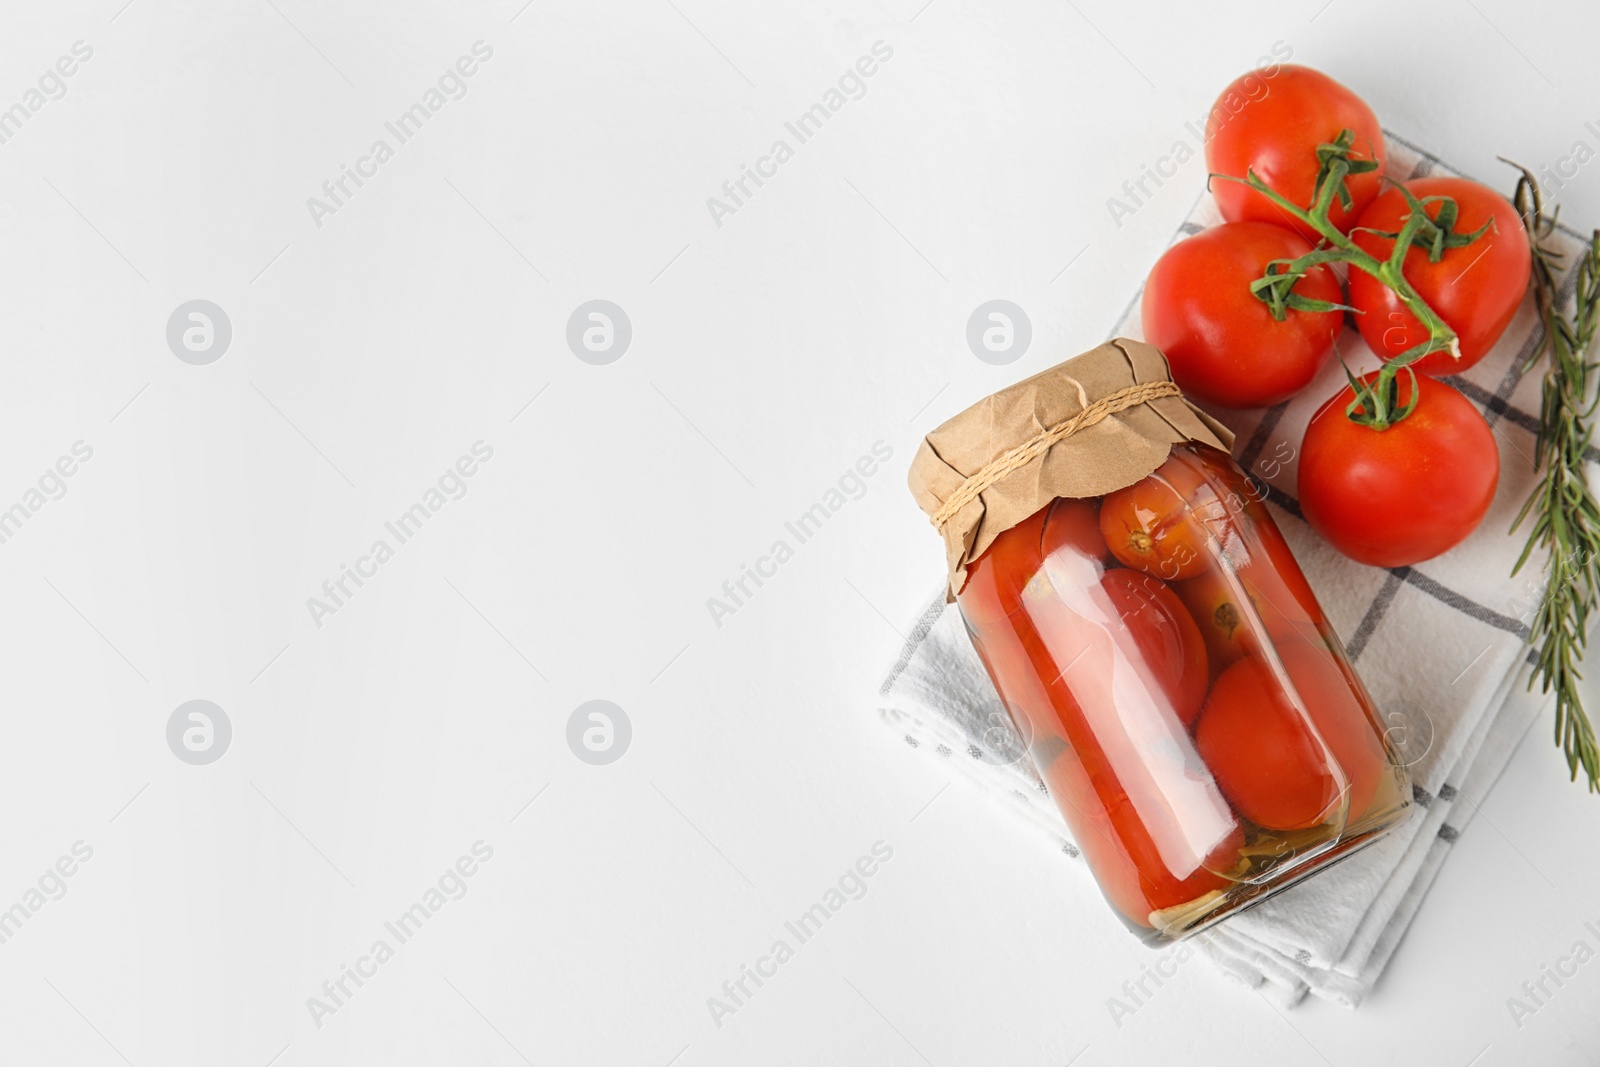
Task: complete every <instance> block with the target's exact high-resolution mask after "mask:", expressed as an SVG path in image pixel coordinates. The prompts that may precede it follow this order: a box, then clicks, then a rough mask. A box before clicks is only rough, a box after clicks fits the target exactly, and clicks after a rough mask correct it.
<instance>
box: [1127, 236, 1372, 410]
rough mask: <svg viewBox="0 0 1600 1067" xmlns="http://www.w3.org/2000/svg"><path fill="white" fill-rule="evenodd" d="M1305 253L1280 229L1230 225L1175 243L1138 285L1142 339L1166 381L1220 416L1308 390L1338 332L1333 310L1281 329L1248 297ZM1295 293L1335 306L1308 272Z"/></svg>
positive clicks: (1315, 272) (1332, 293)
mask: <svg viewBox="0 0 1600 1067" xmlns="http://www.w3.org/2000/svg"><path fill="white" fill-rule="evenodd" d="M1310 251H1311V245H1310V244H1308V243H1306V241H1305V240H1304V239H1303V238H1301V237H1298V236H1297V235H1295V234H1294V233H1291V232H1290V231H1289V230H1286V229H1284V228H1283V227H1281V226H1271V225H1268V224H1267V223H1263V222H1231V223H1225V224H1223V225H1221V226H1213V227H1212V228H1211V229H1209V230H1204V231H1202V232H1200V233H1197V234H1195V235H1194V236H1193V237H1190V238H1187V239H1186V240H1183V241H1180V242H1178V243H1177V244H1175V245H1173V246H1172V247H1171V248H1169V249H1167V251H1166V252H1165V253H1164V254H1163V255H1162V256H1161V258H1160V259H1158V260H1156V265H1155V267H1154V268H1153V269H1152V270H1151V271H1150V277H1149V279H1148V280H1146V282H1145V287H1144V297H1143V306H1142V311H1141V317H1142V319H1143V321H1144V337H1145V340H1146V341H1149V342H1150V343H1151V344H1153V345H1155V346H1156V347H1157V348H1159V349H1161V351H1162V352H1163V353H1165V354H1166V357H1167V362H1168V363H1169V364H1171V366H1172V380H1173V381H1175V382H1177V383H1178V384H1179V385H1180V386H1182V387H1183V391H1184V392H1186V393H1188V394H1189V395H1190V396H1193V397H1197V398H1199V399H1201V400H1205V401H1209V402H1210V403H1213V404H1220V405H1222V406H1223V407H1231V408H1256V407H1268V406H1270V405H1272V404H1276V403H1278V402H1279V401H1281V400H1287V399H1288V398H1289V397H1291V396H1293V395H1294V394H1296V393H1298V392H1299V391H1300V390H1302V389H1304V388H1305V387H1306V386H1307V385H1310V384H1311V381H1312V379H1313V378H1315V377H1316V376H1317V372H1318V371H1319V370H1321V369H1322V365H1323V363H1325V362H1327V358H1328V354H1329V353H1330V352H1332V351H1333V341H1334V338H1336V337H1337V336H1338V335H1339V330H1340V329H1341V328H1342V327H1343V325H1344V313H1343V312H1341V311H1298V310H1295V309H1292V308H1291V309H1290V310H1289V311H1288V312H1287V313H1286V315H1285V318H1284V320H1283V321H1282V322H1278V321H1277V320H1275V319H1274V318H1273V317H1272V311H1271V310H1270V309H1269V308H1268V307H1267V305H1266V304H1264V303H1263V302H1262V301H1260V300H1258V299H1257V298H1256V297H1255V295H1254V294H1252V293H1251V292H1250V283H1251V282H1253V281H1255V280H1256V279H1257V278H1259V277H1261V275H1262V274H1263V273H1264V272H1265V270H1266V267H1267V264H1268V263H1270V262H1272V261H1273V260H1275V259H1294V258H1296V257H1298V256H1303V255H1305V254H1306V253H1307V252H1310ZM1294 291H1295V292H1296V293H1298V294H1299V295H1300V296H1303V297H1307V298H1309V299H1312V300H1325V301H1328V302H1330V303H1340V302H1342V301H1343V299H1344V297H1343V295H1342V294H1341V292H1340V290H1339V279H1338V278H1337V277H1335V276H1334V274H1333V272H1332V271H1331V270H1329V269H1328V268H1327V267H1325V266H1319V267H1313V268H1312V269H1311V270H1310V271H1309V272H1307V274H1306V275H1305V277H1303V278H1301V279H1300V280H1299V281H1298V282H1296V283H1295V287H1294Z"/></svg>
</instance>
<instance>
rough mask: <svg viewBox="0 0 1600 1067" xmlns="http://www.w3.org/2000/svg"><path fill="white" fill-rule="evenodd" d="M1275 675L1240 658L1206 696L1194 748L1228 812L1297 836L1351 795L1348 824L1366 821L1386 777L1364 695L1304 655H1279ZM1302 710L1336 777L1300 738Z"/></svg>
mask: <svg viewBox="0 0 1600 1067" xmlns="http://www.w3.org/2000/svg"><path fill="white" fill-rule="evenodd" d="M1279 656H1280V658H1281V661H1282V664H1283V668H1284V674H1283V675H1280V674H1279V673H1278V671H1277V670H1276V668H1275V667H1273V666H1271V665H1270V662H1269V660H1268V659H1267V658H1263V657H1258V656H1247V657H1245V658H1244V659H1241V660H1240V661H1239V662H1238V663H1235V664H1234V665H1233V666H1232V667H1229V668H1228V669H1227V670H1226V671H1224V672H1223V674H1222V676H1221V677H1220V678H1218V679H1217V682H1216V684H1215V685H1214V686H1212V687H1211V695H1210V697H1209V698H1207V700H1206V706H1205V710H1204V711H1203V712H1202V713H1201V715H1200V724H1199V726H1198V727H1196V729H1195V744H1196V746H1197V747H1198V748H1199V750H1200V755H1201V756H1202V757H1203V758H1204V759H1205V761H1206V766H1208V767H1210V768H1211V773H1212V775H1213V776H1214V777H1215V778H1216V781H1217V787H1218V788H1220V789H1221V790H1222V794H1223V796H1225V797H1227V798H1228V801H1229V802H1230V803H1231V804H1232V805H1233V806H1234V809H1235V810H1236V811H1238V812H1239V814H1241V815H1243V816H1244V817H1245V818H1247V819H1249V820H1250V821H1251V822H1254V823H1255V824H1256V825H1258V826H1263V827H1266V828H1267V829H1269V830H1304V829H1306V828H1308V827H1312V826H1316V825H1318V824H1319V823H1322V822H1324V821H1326V820H1327V819H1328V818H1330V817H1331V816H1332V815H1333V814H1334V807H1335V805H1336V804H1337V803H1338V802H1339V799H1340V793H1341V790H1342V789H1343V787H1344V785H1345V784H1346V783H1347V784H1348V786H1349V789H1350V808H1349V820H1350V821H1351V822H1354V821H1356V819H1357V818H1359V816H1360V815H1361V814H1362V813H1363V812H1365V811H1366V809H1367V806H1368V804H1370V803H1371V801H1372V797H1373V794H1374V793H1375V792H1376V791H1377V788H1378V785H1379V783H1380V782H1381V781H1382V778H1383V774H1384V771H1385V761H1384V753H1383V745H1382V742H1381V741H1380V740H1379V735H1378V733H1377V731H1376V729H1375V728H1374V726H1373V724H1372V720H1371V718H1370V717H1369V716H1368V712H1367V706H1366V699H1365V694H1362V693H1358V692H1357V691H1356V690H1354V689H1352V687H1351V685H1350V683H1349V681H1348V680H1347V679H1346V678H1345V675H1344V672H1343V671H1341V670H1340V669H1339V665H1338V663H1337V662H1335V660H1334V659H1333V657H1332V655H1331V654H1330V653H1329V652H1328V651H1327V650H1326V649H1323V648H1317V647H1315V646H1312V645H1303V644H1297V645H1288V646H1284V647H1282V648H1280V649H1279ZM1301 708H1303V709H1304V711H1305V714H1306V715H1307V716H1309V718H1310V721H1311V724H1312V725H1313V726H1314V727H1315V729H1316V733H1317V734H1320V735H1321V737H1322V740H1323V741H1324V742H1326V744H1327V748H1328V752H1331V753H1332V756H1333V760H1334V762H1335V763H1336V764H1337V768H1335V767H1334V766H1332V765H1330V763H1329V761H1328V759H1327V754H1326V753H1325V752H1324V751H1323V749H1322V746H1321V745H1319V744H1318V743H1317V741H1316V737H1315V736H1314V735H1313V734H1312V732H1311V731H1310V730H1308V729H1307V728H1306V725H1305V720H1304V719H1302V718H1301V715H1300V710H1299V709H1301Z"/></svg>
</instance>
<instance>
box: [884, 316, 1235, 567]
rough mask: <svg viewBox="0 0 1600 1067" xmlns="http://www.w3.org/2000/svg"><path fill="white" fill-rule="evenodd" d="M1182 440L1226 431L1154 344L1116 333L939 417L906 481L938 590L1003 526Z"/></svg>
mask: <svg viewBox="0 0 1600 1067" xmlns="http://www.w3.org/2000/svg"><path fill="white" fill-rule="evenodd" d="M1182 441H1199V442H1202V443H1203V444H1208V445H1213V446H1215V447H1217V448H1220V449H1222V450H1223V451H1227V450H1229V449H1230V448H1231V447H1232V446H1233V433H1232V431H1230V430H1229V429H1228V428H1227V427H1226V426H1223V425H1222V424H1221V423H1220V422H1218V421H1217V420H1216V419H1214V418H1212V417H1211V416H1210V415H1207V414H1206V413H1205V412H1203V411H1201V410H1200V409H1199V408H1197V407H1195V406H1194V405H1193V404H1191V403H1189V401H1187V400H1186V399H1184V396H1183V393H1182V391H1181V390H1180V389H1179V388H1178V386H1177V385H1176V384H1174V383H1173V381H1172V374H1171V372H1170V371H1169V369H1168V367H1167V359H1166V357H1165V356H1163V355H1162V354H1161V352H1160V351H1159V350H1158V349H1156V348H1154V347H1153V346H1151V345H1147V344H1145V343H1144V342H1142V341H1131V340H1128V339H1127V338H1120V337H1119V338H1117V339H1116V340H1113V341H1107V342H1106V343H1105V344H1103V345H1101V346H1100V347H1098V348H1094V349H1090V350H1089V351H1088V352H1085V353H1083V354H1082V355H1080V356H1074V357H1073V358H1072V359H1069V360H1067V361H1066V362H1065V363H1061V364H1058V365H1056V366H1054V367H1051V368H1050V369H1049V370H1047V371H1043V372H1041V373H1039V374H1035V375H1034V376H1033V377H1031V378H1027V379H1024V380H1023V381H1020V382H1018V383H1017V384H1015V385H1012V386H1008V387H1007V388H1005V389H1002V390H1000V391H999V392H998V393H995V394H994V395H993V396H990V397H986V398H985V399H983V400H980V401H979V402H978V403H976V404H974V405H972V406H971V407H970V408H968V409H967V410H965V411H963V412H961V413H960V414H959V415H956V416H955V417H954V418H951V419H948V420H946V421H945V422H944V423H943V424H942V425H940V426H939V428H938V429H936V430H934V431H933V432H932V433H930V434H928V436H927V437H925V438H924V439H923V441H922V445H921V447H919V448H918V449H917V454H916V457H915V458H914V459H913V460H912V461H911V473H910V477H909V482H910V485H911V493H912V495H913V496H914V497H916V499H917V504H918V505H919V506H920V507H921V508H922V510H923V511H925V512H927V513H928V515H929V517H930V518H931V519H932V520H933V524H934V526H935V527H936V528H937V529H938V530H939V532H940V533H942V534H943V535H944V544H945V557H946V561H947V563H948V565H949V571H950V576H949V578H950V580H949V594H948V595H949V596H950V597H951V598H954V596H955V595H956V594H957V593H959V592H960V591H961V587H962V585H964V584H965V583H966V578H967V565H968V564H969V563H971V562H972V561H973V560H975V559H977V558H978V557H979V556H981V555H983V553H984V552H986V551H987V550H988V548H989V546H990V545H992V544H994V542H995V539H996V538H997V537H999V536H1000V535H1001V534H1002V533H1004V532H1005V531H1006V530H1009V529H1011V527H1013V526H1015V525H1017V524H1018V523H1020V522H1022V521H1023V520H1024V519H1026V518H1027V517H1028V516H1030V515H1032V514H1033V513H1034V512H1036V511H1038V510H1039V509H1040V508H1042V507H1044V506H1045V505H1046V504H1048V503H1050V502H1051V501H1052V500H1054V499H1056V498H1057V497H1063V496H1065V497H1095V496H1103V495H1105V494H1106V493H1110V492H1112V491H1114V490H1117V489H1121V488H1123V487H1124V486H1129V485H1132V484H1133V483H1134V482H1137V481H1139V480H1140V479H1141V478H1143V477H1145V476H1146V475H1148V474H1149V473H1150V472H1151V471H1153V470H1155V469H1156V468H1157V467H1159V466H1161V464H1162V463H1163V462H1164V461H1165V460H1166V458H1167V455H1168V454H1169V453H1170V452H1171V451H1172V446H1173V445H1175V444H1177V443H1179V442H1182Z"/></svg>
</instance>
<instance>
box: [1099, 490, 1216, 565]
mask: <svg viewBox="0 0 1600 1067" xmlns="http://www.w3.org/2000/svg"><path fill="white" fill-rule="evenodd" d="M1165 469H1166V468H1165V467H1163V468H1162V470H1165ZM1100 533H1101V534H1102V535H1104V537H1105V540H1106V544H1107V545H1108V546H1109V547H1110V548H1111V554H1112V555H1113V556H1115V557H1117V559H1119V560H1120V561H1122V562H1123V563H1125V564H1127V565H1128V566H1130V567H1134V568H1136V569H1138V570H1142V571H1144V572H1146V573H1147V574H1153V575H1155V576H1156V577H1158V578H1165V579H1168V580H1177V579H1179V578H1192V577H1194V576H1195V575H1196V574H1199V573H1200V572H1201V571H1203V570H1205V569H1206V568H1207V567H1209V566H1211V550H1210V548H1209V546H1208V545H1207V543H1206V542H1207V534H1206V528H1205V526H1204V525H1203V524H1201V522H1200V520H1199V519H1197V518H1196V517H1195V516H1194V515H1193V514H1192V513H1191V512H1190V510H1189V504H1188V501H1186V500H1185V499H1184V497H1183V495H1182V493H1181V492H1180V490H1179V489H1178V488H1176V487H1174V486H1173V485H1172V484H1171V483H1169V482H1168V481H1167V480H1166V479H1165V478H1163V477H1162V471H1161V470H1158V471H1156V473H1154V474H1152V475H1150V476H1149V477H1147V478H1144V479H1143V480H1141V481H1137V482H1134V483H1133V484H1132V485H1130V486H1128V487H1127V488H1125V489H1118V490H1117V491H1116V492H1114V493H1111V494H1109V495H1108V496H1107V497H1106V498H1105V499H1104V500H1102V501H1101V502H1100Z"/></svg>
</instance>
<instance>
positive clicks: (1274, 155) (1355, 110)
mask: <svg viewBox="0 0 1600 1067" xmlns="http://www.w3.org/2000/svg"><path fill="white" fill-rule="evenodd" d="M1344 130H1353V131H1354V132H1355V143H1354V144H1353V145H1352V146H1351V156H1352V157H1353V158H1358V159H1368V160H1376V161H1377V162H1378V169H1377V170H1375V171H1369V172H1367V173H1365V174H1355V175H1351V176H1350V177H1348V178H1346V179H1345V187H1346V188H1347V189H1349V190H1350V199H1351V206H1350V209H1349V210H1348V211H1346V210H1345V209H1344V208H1343V207H1342V206H1341V205H1340V203H1339V200H1338V198H1337V197H1336V198H1335V199H1334V201H1333V207H1332V210H1331V211H1329V213H1328V219H1329V221H1330V222H1332V223H1333V224H1334V225H1335V226H1337V227H1338V228H1339V230H1340V232H1345V231H1347V230H1349V228H1350V226H1351V225H1352V224H1353V223H1354V222H1355V220H1356V218H1357V217H1358V216H1360V214H1361V212H1362V211H1363V210H1365V209H1366V206H1367V205H1368V204H1370V203H1371V202H1372V201H1373V199H1374V198H1375V197H1376V196H1377V195H1378V189H1379V186H1380V185H1381V184H1382V182H1383V171H1384V167H1383V164H1384V149H1383V128H1382V127H1381V126H1379V125H1378V116H1376V115H1374V114H1373V113H1372V109H1371V108H1370V107H1368V106H1367V105H1366V103H1365V102H1364V101H1363V100H1362V99H1361V98H1360V97H1359V96H1357V95H1356V94H1355V93H1352V92H1351V91H1350V90H1349V89H1346V88H1345V87H1344V86H1343V85H1340V84H1339V83H1338V82H1336V81H1334V80H1333V79H1332V78H1330V77H1328V76H1327V75H1326V74H1323V73H1321V72H1320V71H1315V70H1312V69H1311V68H1310V67H1300V66H1295V65H1293V64H1288V65H1285V66H1283V67H1281V68H1279V70H1278V73H1277V74H1276V75H1274V76H1273V77H1270V78H1268V77H1266V76H1265V72H1264V71H1251V72H1250V73H1249V74H1246V75H1244V76H1243V77H1241V78H1239V79H1238V80H1236V81H1235V82H1233V84H1231V85H1229V86H1228V87H1227V88H1226V89H1224V90H1223V91H1222V95H1221V96H1220V97H1218V98H1217V102H1216V104H1215V105H1213V106H1212V109H1211V115H1210V117H1209V118H1208V119H1207V120H1206V169H1208V170H1209V171H1211V173H1213V174H1228V175H1232V176H1233V177H1236V178H1243V177H1245V175H1246V174H1247V173H1248V172H1249V171H1252V170H1253V171H1255V173H1256V175H1257V176H1258V177H1259V178H1260V179H1261V180H1262V181H1263V182H1265V183H1266V184H1267V187H1268V188H1270V189H1271V190H1272V191H1273V192H1275V193H1278V194H1279V195H1281V196H1283V197H1284V198H1285V199H1287V200H1289V201H1290V202H1291V203H1293V204H1294V205H1295V206H1296V207H1302V208H1309V207H1310V206H1311V204H1312V202H1313V200H1314V199H1315V191H1316V182H1317V172H1318V170H1320V168H1321V163H1319V162H1318V160H1317V146H1318V145H1321V144H1331V143H1332V142H1333V140H1334V139H1335V138H1336V137H1338V136H1339V134H1340V133H1341V132H1342V131H1344ZM1211 192H1212V195H1214V196H1215V197H1216V198H1217V207H1218V208H1220V209H1221V210H1222V217H1223V218H1225V219H1227V220H1228V221H1229V222H1239V221H1243V220H1246V219H1254V220H1256V221H1258V222H1272V223H1276V224H1278V225H1280V226H1288V227H1289V228H1290V229H1292V230H1294V231H1295V232H1296V233H1298V234H1300V236H1301V237H1303V238H1305V239H1306V240H1308V241H1317V240H1320V239H1321V235H1319V234H1318V233H1316V232H1315V231H1314V230H1312V229H1311V228H1310V227H1308V226H1306V225H1304V224H1303V223H1301V222H1299V221H1297V220H1295V219H1293V218H1291V217H1289V216H1288V215H1285V214H1284V213H1283V212H1282V211H1280V210H1279V209H1278V207H1277V206H1276V205H1275V204H1273V203H1272V201H1270V200H1268V199H1267V198H1266V197H1264V196H1262V195H1261V194H1260V193H1258V192H1256V191H1255V190H1254V189H1250V188H1247V187H1245V186H1243V185H1240V184H1239V183H1238V182H1228V181H1218V180H1217V179H1215V178H1213V179H1212V181H1211ZM1157 347H1160V346H1159V345H1158V346H1157Z"/></svg>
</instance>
